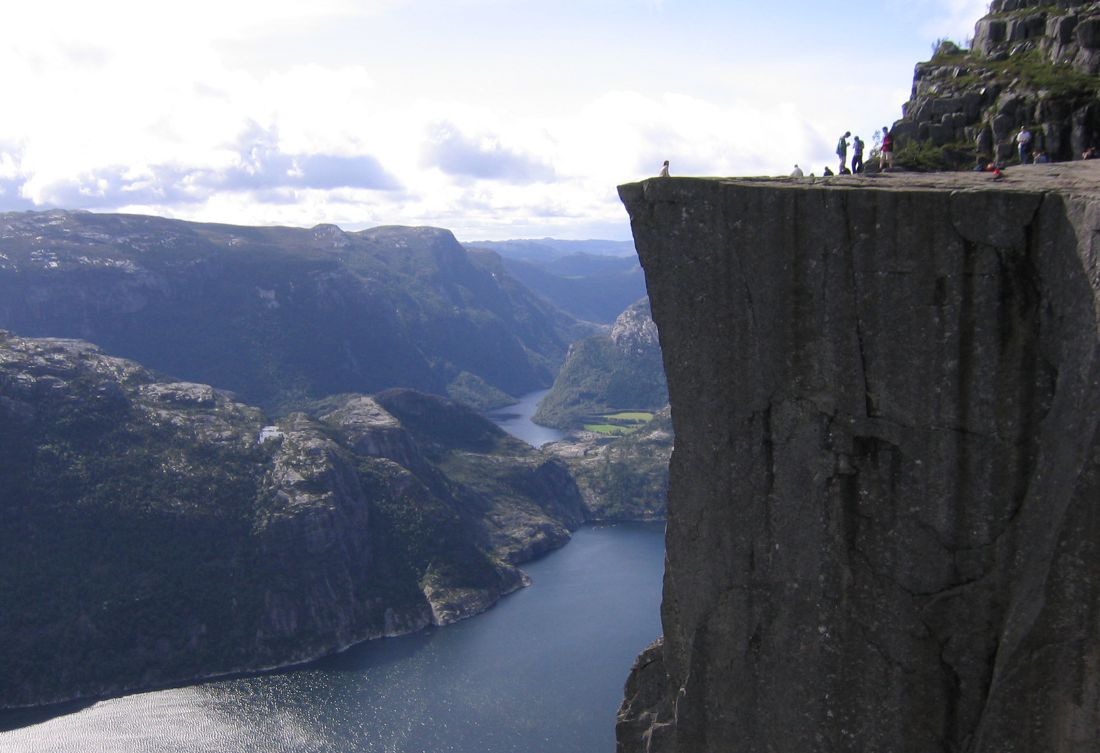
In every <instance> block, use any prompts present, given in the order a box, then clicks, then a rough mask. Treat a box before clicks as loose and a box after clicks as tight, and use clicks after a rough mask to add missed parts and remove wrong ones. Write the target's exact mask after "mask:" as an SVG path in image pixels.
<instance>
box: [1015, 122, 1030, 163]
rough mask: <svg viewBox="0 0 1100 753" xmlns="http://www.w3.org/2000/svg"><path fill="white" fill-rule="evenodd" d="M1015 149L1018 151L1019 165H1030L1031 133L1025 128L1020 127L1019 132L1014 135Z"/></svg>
mask: <svg viewBox="0 0 1100 753" xmlns="http://www.w3.org/2000/svg"><path fill="white" fill-rule="evenodd" d="M1016 147H1017V148H1018V149H1019V150H1020V164H1021V165H1030V164H1031V131H1029V130H1027V126H1020V132H1019V133H1017V134H1016Z"/></svg>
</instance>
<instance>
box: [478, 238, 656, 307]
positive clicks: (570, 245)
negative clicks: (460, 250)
mask: <svg viewBox="0 0 1100 753" xmlns="http://www.w3.org/2000/svg"><path fill="white" fill-rule="evenodd" d="M465 245H466V248H467V250H469V251H470V253H471V254H478V253H481V254H484V253H485V252H487V251H491V252H493V253H494V254H497V255H499V256H500V258H501V260H502V264H503V267H504V269H505V270H506V271H507V273H508V274H509V275H511V276H512V277H514V278H516V279H517V280H519V281H520V282H522V283H523V284H524V285H526V286H527V287H528V288H530V289H531V290H532V291H534V292H536V293H538V294H539V295H541V296H543V297H544V298H546V299H547V300H549V301H550V302H551V303H553V304H554V305H555V306H557V307H558V308H560V309H561V310H563V311H566V312H568V313H570V314H572V315H573V316H575V317H577V318H578V319H583V320H585V321H591V322H597V323H600V324H610V323H611V322H613V321H614V320H615V317H616V316H618V315H619V314H620V313H621V312H622V311H623V309H625V308H626V307H627V306H629V305H630V304H631V303H633V302H634V301H636V300H638V299H639V298H641V297H642V296H644V295H645V294H646V292H645V277H644V276H643V274H642V267H641V265H640V264H639V263H638V257H637V254H635V252H634V246H633V244H631V243H628V242H626V243H624V242H620V241H555V240H551V239H544V240H541V241H496V242H479V243H467V244H465Z"/></svg>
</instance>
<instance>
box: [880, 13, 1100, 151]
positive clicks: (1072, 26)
mask: <svg viewBox="0 0 1100 753" xmlns="http://www.w3.org/2000/svg"><path fill="white" fill-rule="evenodd" d="M903 113H904V114H903V117H902V118H901V120H899V121H897V122H896V123H894V125H893V133H894V137H895V140H896V142H897V161H898V162H899V164H901V165H902V166H905V167H910V168H917V169H940V170H942V169H959V168H962V169H969V168H972V167H973V166H974V165H975V164H976V163H977V162H981V163H987V162H989V161H993V160H995V161H997V162H998V163H1001V164H1005V163H1009V164H1012V163H1017V162H1018V161H1019V160H1018V157H1017V150H1016V144H1015V136H1016V134H1017V133H1018V132H1019V129H1020V128H1021V127H1022V126H1023V127H1027V128H1028V130H1029V131H1031V133H1032V134H1033V139H1034V148H1035V150H1036V152H1038V151H1040V150H1041V151H1045V152H1046V153H1047V154H1048V155H1049V157H1050V159H1051V160H1053V161H1059V162H1060V161H1066V160H1074V159H1080V158H1081V156H1082V154H1083V152H1084V151H1085V150H1086V149H1088V148H1089V147H1098V146H1100V2H1073V1H1071V0H1064V1H1063V2H1058V3H1053V2H1048V0H993V2H991V3H990V5H989V13H988V14H987V15H986V16H984V17H983V18H981V19H980V20H979V21H978V22H977V24H976V25H975V30H974V40H973V43H972V45H971V48H970V49H969V50H966V49H962V48H960V47H959V46H958V45H956V44H954V43H952V42H950V41H947V40H944V41H942V42H941V43H940V44H939V45H938V47H937V49H936V51H935V54H934V55H933V57H932V59H931V60H930V61H928V62H925V63H919V64H918V65H917V66H916V71H915V74H914V78H913V89H912V94H911V96H910V99H909V102H908V103H907V104H906V105H905V106H904V109H903Z"/></svg>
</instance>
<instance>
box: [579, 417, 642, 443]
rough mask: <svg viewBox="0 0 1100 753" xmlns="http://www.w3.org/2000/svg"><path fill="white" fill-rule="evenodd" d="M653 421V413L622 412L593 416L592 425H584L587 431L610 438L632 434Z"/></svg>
mask: <svg viewBox="0 0 1100 753" xmlns="http://www.w3.org/2000/svg"><path fill="white" fill-rule="evenodd" d="M652 419H653V414H652V413H647V412H645V411H622V412H619V413H605V414H603V415H599V416H592V423H586V424H585V425H584V430H585V431H594V432H596V433H597V434H604V435H606V436H609V437H619V436H623V435H625V434H632V433H634V432H635V431H637V430H638V429H640V428H641V427H643V426H645V425H646V424H648V423H649V422H650V421H651V420H652Z"/></svg>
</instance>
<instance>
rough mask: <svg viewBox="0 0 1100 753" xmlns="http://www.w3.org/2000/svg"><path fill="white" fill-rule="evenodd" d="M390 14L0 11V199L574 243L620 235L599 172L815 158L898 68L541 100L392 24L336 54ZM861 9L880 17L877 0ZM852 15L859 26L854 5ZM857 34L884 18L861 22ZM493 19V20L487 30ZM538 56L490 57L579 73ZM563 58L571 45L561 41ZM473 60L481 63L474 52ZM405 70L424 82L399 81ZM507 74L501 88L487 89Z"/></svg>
mask: <svg viewBox="0 0 1100 753" xmlns="http://www.w3.org/2000/svg"><path fill="white" fill-rule="evenodd" d="M463 1H464V2H465V3H466V4H467V5H466V6H464V9H465V10H468V11H469V13H470V14H474V13H485V14H488V16H489V17H491V18H492V19H495V18H496V17H498V16H501V15H503V14H501V13H498V11H502V10H510V11H513V12H512V13H511V14H510V15H511V16H512V17H516V15H517V14H516V13H515V12H514V11H515V10H516V9H517V8H519V7H520V6H519V4H517V3H515V2H511V1H510V0H463ZM912 1H913V2H916V3H918V4H920V5H921V6H922V7H921V12H920V15H921V17H922V18H924V19H926V21H927V23H928V24H929V26H937V28H936V29H935V31H933V32H932V33H931V35H930V36H929V37H928V43H927V46H928V51H929V52H930V44H931V41H932V40H933V39H934V38H935V37H936V36H947V35H951V34H952V33H953V31H952V27H951V24H957V23H961V22H959V21H957V20H954V19H960V18H961V19H965V20H966V24H967V25H968V26H969V27H972V26H973V22H974V20H975V19H976V18H977V17H978V16H980V15H981V14H982V13H983V12H984V10H985V8H984V5H985V3H984V2H981V3H975V2H973V1H972V0H912ZM884 2H886V3H897V4H901V3H902V0H884ZM566 5H569V4H566ZM976 5H981V6H983V7H981V8H980V9H978V10H975V7H976ZM597 6H598V7H597ZM405 7H411V8H414V9H417V10H418V11H421V13H420V14H419V15H417V16H416V18H418V19H419V18H423V19H424V23H425V24H430V23H431V8H432V7H434V5H433V2H429V0H373V1H371V0H317V1H315V2H310V3H302V2H300V1H299V0H264V1H263V2H261V1H260V0H230V2H225V0H218V1H217V2H214V0H195V2H192V3H188V4H186V5H181V6H176V7H171V8H170V7H168V6H165V5H164V4H161V3H150V2H148V1H147V0H145V1H144V2H137V0H104V2H100V3H91V4H89V3H77V2H57V1H56V0H55V1H53V2H51V1H50V0H45V2H39V3H18V4H14V5H13V7H12V8H6V9H5V16H6V17H5V21H6V24H5V25H6V28H7V29H8V31H7V33H6V35H5V36H2V37H0V69H2V70H4V71H5V99H6V106H5V108H4V111H3V113H2V114H0V209H14V208H19V209H22V208H25V207H26V206H28V205H30V204H37V205H38V206H41V207H45V206H53V205H63V206H84V207H93V208H96V209H102V210H127V211H147V212H152V213H157V214H165V215H170V216H176V217H184V218H190V219H202V220H216V221H225V222H241V223H280V224H288V223H289V224H303V225H312V224H316V223H318V222H335V223H337V224H342V225H345V226H348V227H363V226H366V225H370V224H381V223H394V222H399V223H408V224H418V223H424V224H434V225H441V226H447V227H451V228H453V229H455V231H456V233H457V234H458V235H459V236H460V237H464V236H465V237H474V236H476V237H481V238H492V237H497V238H499V237H515V235H516V234H519V233H520V232H521V230H522V231H523V232H525V233H527V234H537V235H548V234H559V235H561V236H567V237H577V236H579V235H582V234H584V233H585V232H586V229H590V228H611V229H614V228H616V227H617V228H620V230H619V231H618V232H619V234H620V236H621V235H622V234H623V233H625V227H626V218H625V214H624V212H623V209H622V207H621V205H620V204H619V201H618V198H617V196H616V193H615V186H616V184H618V183H622V182H624V181H629V180H636V179H640V178H644V177H647V176H649V175H653V174H655V173H656V172H657V171H658V169H659V168H660V164H661V161H662V160H664V159H670V160H671V162H672V168H673V173H674V174H680V175H683V174H706V175H732V174H740V175H744V174H769V173H770V174H786V173H788V172H789V171H790V167H791V165H792V164H793V163H794V162H799V163H800V164H802V165H803V166H804V167H807V168H808V170H807V171H810V170H812V169H813V168H814V167H817V169H818V170H820V166H821V165H823V164H824V163H825V161H829V162H831V161H832V156H831V155H832V144H833V143H835V141H836V135H837V134H839V133H842V132H843V131H844V130H847V129H850V130H852V132H853V133H860V134H861V135H863V138H864V140H865V141H867V142H868V143H870V133H871V130H872V129H876V128H878V127H880V126H881V125H883V124H885V123H889V122H891V121H892V120H893V119H895V118H896V117H897V116H898V115H899V114H900V104H901V102H902V101H904V99H905V98H906V95H907V93H908V88H909V83H910V82H909V80H908V75H909V73H910V72H911V70H912V63H913V62H916V60H915V59H914V60H911V61H910V60H908V58H906V60H905V62H904V63H903V64H902V65H900V66H898V67H896V68H894V69H890V70H884V69H883V68H884V67H883V66H880V65H878V64H877V63H876V62H869V61H865V60H863V59H862V58H861V57H860V55H859V50H858V49H856V48H852V49H849V48H835V49H834V48H831V47H828V46H826V47H822V48H820V49H806V50H789V49H783V50H779V51H777V53H776V55H775V56H774V57H771V58H769V59H768V60H767V61H766V66H767V68H766V70H767V75H766V76H763V75H760V70H758V68H759V61H756V64H745V65H743V64H742V62H741V58H739V57H738V56H737V54H736V51H732V52H729V51H726V50H722V49H716V50H712V51H710V52H709V53H708V54H711V55H713V58H706V57H701V58H700V59H699V60H701V61H704V63H700V62H699V60H693V61H692V66H694V67H692V68H691V69H689V70H684V71H679V70H678V69H677V65H679V64H680V63H679V62H678V60H677V59H675V58H674V57H672V56H671V55H670V54H669V56H668V57H662V55H664V54H666V53H663V52H662V51H660V50H654V51H653V58H652V59H649V60H646V61H644V62H645V63H646V66H644V67H643V70H645V71H648V72H649V73H652V72H653V71H659V70H661V69H667V70H668V71H671V72H672V73H673V74H675V75H669V76H667V78H665V79H663V84H662V86H663V87H664V88H665V89H666V91H664V92H662V91H659V90H658V91H654V90H653V89H654V87H655V86H656V85H655V84H654V83H653V82H652V80H651V79H650V78H647V75H648V74H644V73H643V74H641V75H639V76H622V77H621V78H618V79H616V82H617V83H614V84H608V85H607V86H606V87H605V89H604V90H602V91H601V89H600V87H599V86H598V84H599V83H601V82H602V78H599V79H596V80H593V81H585V82H579V81H578V82H577V87H576V91H575V92H574V91H573V89H572V88H570V87H569V86H562V87H561V88H560V89H556V90H555V91H554V93H553V96H550V95H548V94H547V93H545V92H543V91H541V90H539V89H538V88H535V87H528V86H525V84H526V82H525V80H524V76H522V75H519V76H515V77H503V78H500V79H499V80H498V79H495V78H492V77H491V76H490V77H489V81H490V83H492V85H493V86H499V87H501V89H500V90H499V91H495V92H493V93H492V96H488V95H485V94H484V93H483V92H482V79H481V78H479V77H478V76H479V75H480V74H483V73H484V69H478V68H476V67H475V68H474V69H473V70H474V73H469V74H468V73H467V72H466V70H465V69H464V68H463V65H464V64H465V60H464V58H463V57H462V56H461V55H456V54H455V49H454V48H452V49H448V50H446V51H444V52H442V53H437V51H436V50H434V49H432V48H431V46H430V44H428V43H424V42H423V40H422V34H421V32H423V29H422V28H420V27H417V28H416V29H412V30H409V29H405V32H406V34H407V37H402V38H401V40H400V41H401V44H399V45H397V50H398V52H397V53H396V55H393V54H391V55H388V56H386V57H385V58H383V59H381V61H379V60H377V59H374V58H371V57H370V56H369V55H362V56H356V55H355V54H354V52H355V47H354V40H355V39H356V37H355V36H354V35H348V34H347V33H346V29H347V27H348V26H351V25H354V24H357V23H360V24H362V23H365V26H356V27H355V29H356V31H357V32H358V31H361V30H362V29H372V28H374V26H375V25H377V23H381V22H382V21H383V20H385V19H386V18H388V17H389V16H390V15H391V14H395V15H400V13H399V12H400V11H401V10H402V9H403V8H405ZM897 7H901V5H898V6H897ZM867 8H869V9H874V13H876V14H878V13H879V10H878V8H879V5H878V4H877V3H867ZM596 10H598V11H599V14H597V15H601V14H602V15H601V17H602V18H603V22H604V23H612V24H618V25H623V26H626V25H629V24H639V25H643V24H646V23H650V22H653V24H654V25H653V26H652V27H650V28H649V30H648V32H645V33H652V34H655V35H656V37H657V38H660V36H661V35H662V34H663V33H664V32H665V31H666V30H667V29H668V28H670V27H669V25H668V24H671V22H672V21H673V20H674V18H675V16H676V14H678V13H680V12H681V8H680V6H679V4H675V3H662V2H660V1H659V0H600V2H598V3H596V2H595V1H594V3H593V9H592V11H591V12H592V13H593V14H595V12H596ZM543 12H545V9H543ZM852 12H853V17H858V15H859V8H858V7H857V8H854V9H853V11H852ZM792 13H793V11H792ZM883 13H884V14H885V15H888V13H887V12H883ZM364 18H366V19H367V21H364ZM654 19H656V20H654ZM797 20H798V19H797V18H796V17H792V18H791V23H795V22H797ZM666 22H668V24H666ZM564 26H565V28H573V27H572V26H570V25H568V24H566V25H564ZM397 28H402V29H404V27H401V26H400V24H398V27H397ZM576 28H577V30H578V34H580V33H582V32H583V34H584V35H588V36H592V37H599V39H600V43H599V44H597V45H589V47H588V48H583V47H578V48H577V50H581V49H587V50H588V51H587V52H586V53H585V54H589V55H595V57H592V58H591V59H590V60H589V61H588V67H590V68H591V69H592V70H597V71H600V72H601V76H611V74H612V73H613V72H614V71H616V70H624V71H630V70H631V66H633V65H634V64H635V63H636V62H638V61H637V60H636V59H631V58H629V57H620V56H622V55H624V54H625V53H624V52H623V49H622V48H620V46H619V45H620V42H621V40H620V38H619V37H616V36H615V35H613V34H608V31H609V30H614V29H617V26H612V27H602V28H601V29H592V30H589V29H587V27H585V26H583V25H582V26H578V27H576ZM13 29H18V30H19V31H18V33H15V32H13V31H12V30H13ZM869 29H870V31H871V33H877V32H881V33H891V34H892V33H900V31H902V29H895V28H891V25H890V23H889V21H888V20H887V21H886V22H884V23H879V19H877V17H876V20H874V21H873V22H872V23H871V24H870V26H869ZM512 31H513V30H511V29H510V28H508V27H500V28H492V29H489V30H487V31H486V32H485V33H486V37H485V39H489V40H492V39H493V38H494V37H495V38H498V39H501V40H504V39H505V38H506V36H507V35H508V34H510V33H511V32H512ZM905 31H908V30H907V29H905ZM341 34H343V35H344V36H343V37H341V38H343V39H345V41H346V39H347V38H348V37H349V36H350V38H351V39H352V40H353V43H352V46H351V47H350V48H349V49H351V50H352V53H349V54H347V55H344V56H342V57H340V56H335V57H332V58H327V57H325V56H324V55H323V54H321V52H322V51H323V48H324V47H325V46H326V44H327V42H328V40H330V39H334V38H336V37H337V36H340V35H341ZM288 38H289V39H293V40H294V41H295V43H296V44H298V46H297V47H295V48H294V50H293V52H292V53H291V52H287V53H286V54H285V55H284V54H283V49H284V48H283V47H282V46H272V45H273V43H272V42H271V40H279V45H283V44H284V43H285V42H286V40H287V39H288ZM434 39H435V40H436V42H438V41H439V35H438V34H437V35H436V36H435V37H434ZM484 43H485V40H484V39H483V40H482V49H481V50H480V52H484ZM364 44H366V43H364ZM924 46H925V45H924V43H923V42H922V51H923V47H924ZM245 48H247V50H249V51H251V52H248V54H245V53H242V52H241V50H243V49H245ZM253 53H255V54H253ZM556 54H559V52H558V51H557V50H553V51H552V52H551V53H550V56H549V57H547V53H546V52H545V51H544V52H543V57H542V58H538V57H536V56H533V57H532V59H523V58H516V57H510V58H508V59H507V60H501V61H499V65H506V66H509V67H514V68H515V69H516V71H520V72H522V71H531V72H532V75H535V74H536V73H537V74H538V75H540V76H541V74H542V73H543V72H545V70H546V69H548V68H550V69H553V68H554V67H555V66H558V65H559V64H562V66H563V67H562V70H563V71H564V70H568V71H570V72H573V71H576V70H583V69H584V66H583V65H581V66H570V67H566V66H564V62H565V59H564V58H560V59H559V58H555V57H554V55H556ZM572 54H573V48H571V47H565V48H563V49H562V50H561V51H560V55H563V56H571V55H572ZM577 54H578V55H579V54H580V53H579V52H578V53H577ZM471 57H476V56H474V55H472V54H471ZM337 58H338V59H337ZM478 59H480V60H481V61H482V62H483V63H484V61H485V56H484V54H483V55H481V57H480V58H478ZM711 60H713V62H710V61H711ZM808 60H812V64H811V63H808V62H807V61H808ZM568 62H570V63H572V62H573V61H572V60H571V58H570V59H569V61H568ZM582 62H584V61H582ZM704 64H705V67H700V66H701V65H704ZM406 67H409V68H410V69H416V74H417V75H418V76H420V78H406V72H405V69H406ZM425 71H427V73H425ZM680 74H683V75H680ZM408 75H409V76H411V75H412V74H408ZM563 75H564V74H563ZM571 75H572V74H571ZM425 77H426V78H425ZM513 78H514V79H515V80H517V81H518V82H519V88H518V89H511V88H505V87H506V86H511V85H512V84H511V82H512V81H513ZM409 80H416V81H424V80H446V81H447V82H449V83H452V84H453V86H452V87H451V88H452V89H453V91H449V92H447V93H446V94H443V95H436V96H434V97H431V96H429V94H427V93H425V92H423V91H421V90H419V89H416V88H413V87H410V86H408V85H407V83H406V82H407V81H409ZM538 80H541V81H546V80H547V79H546V77H545V76H542V77H541V78H539V79H538ZM680 81H682V82H683V87H682V88H677V87H678V86H679V85H680ZM699 82H704V83H705V86H704V85H702V84H700V83H699ZM581 84H583V85H581ZM696 84H699V85H696ZM607 89H613V90H611V91H608V90H607ZM443 90H445V87H440V88H439V91H443ZM687 92H691V94H688V93H687ZM540 227H541V228H543V230H542V231H539V230H538V228H540ZM609 232H611V231H609Z"/></svg>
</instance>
